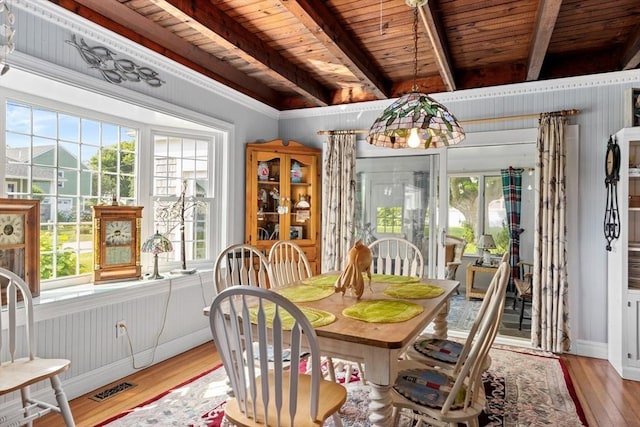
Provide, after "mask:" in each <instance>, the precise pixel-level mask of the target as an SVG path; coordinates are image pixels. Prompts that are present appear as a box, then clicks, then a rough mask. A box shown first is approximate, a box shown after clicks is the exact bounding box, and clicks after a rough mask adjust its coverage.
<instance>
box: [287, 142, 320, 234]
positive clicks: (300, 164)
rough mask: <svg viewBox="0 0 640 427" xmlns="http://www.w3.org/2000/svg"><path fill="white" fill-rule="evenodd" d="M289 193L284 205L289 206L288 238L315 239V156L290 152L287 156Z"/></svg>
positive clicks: (316, 201) (316, 219)
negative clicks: (313, 208)
mask: <svg viewBox="0 0 640 427" xmlns="http://www.w3.org/2000/svg"><path fill="white" fill-rule="evenodd" d="M288 160H289V163H288V165H287V166H288V170H289V180H288V181H289V182H288V184H289V193H288V197H287V199H286V201H285V202H286V205H287V206H288V207H289V209H288V215H287V217H288V218H287V219H288V221H287V225H288V226H289V240H315V238H316V227H317V226H316V224H317V223H318V218H315V217H314V216H313V214H312V212H313V210H312V209H311V206H312V204H313V203H319V202H320V201H319V200H315V195H314V192H313V190H314V188H316V185H317V183H316V182H315V179H316V175H317V174H316V167H317V165H316V160H317V157H316V156H311V155H305V154H292V155H290V156H289V158H288Z"/></svg>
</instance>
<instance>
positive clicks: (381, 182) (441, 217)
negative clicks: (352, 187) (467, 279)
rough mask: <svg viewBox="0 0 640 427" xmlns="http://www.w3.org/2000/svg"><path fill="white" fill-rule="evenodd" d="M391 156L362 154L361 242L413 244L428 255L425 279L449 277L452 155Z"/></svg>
mask: <svg viewBox="0 0 640 427" xmlns="http://www.w3.org/2000/svg"><path fill="white" fill-rule="evenodd" d="M374 148H375V147H374ZM376 149H377V150H384V149H380V148H376ZM363 151H364V150H363ZM385 151H386V153H379V152H378V153H376V152H375V151H374V150H373V149H371V150H366V152H364V153H361V152H359V153H358V158H357V160H356V215H355V227H356V234H357V238H359V239H362V240H363V241H364V242H365V243H367V244H369V243H371V242H372V241H373V240H376V239H381V238H384V237H401V238H404V239H407V240H409V241H410V242H412V243H414V244H415V245H416V246H417V247H418V248H420V250H421V252H422V255H423V257H424V260H425V271H424V272H423V277H444V262H443V261H442V260H444V235H445V234H446V225H447V211H448V200H449V198H448V188H447V176H446V164H447V163H446V161H447V159H446V150H444V149H440V150H429V152H428V153H427V152H425V151H419V152H418V153H419V154H417V153H416V150H409V149H406V150H385ZM382 154H386V155H382Z"/></svg>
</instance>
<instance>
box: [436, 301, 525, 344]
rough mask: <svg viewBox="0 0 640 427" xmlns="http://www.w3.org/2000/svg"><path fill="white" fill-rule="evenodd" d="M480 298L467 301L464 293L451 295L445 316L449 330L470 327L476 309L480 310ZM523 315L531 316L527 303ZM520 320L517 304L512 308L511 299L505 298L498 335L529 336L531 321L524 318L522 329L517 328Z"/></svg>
mask: <svg viewBox="0 0 640 427" xmlns="http://www.w3.org/2000/svg"><path fill="white" fill-rule="evenodd" d="M480 305H482V300H481V299H477V298H472V299H471V300H469V301H467V300H466V299H465V296H464V294H460V295H452V296H451V308H450V309H449V315H448V316H447V324H448V327H449V329H450V330H458V331H468V330H469V329H471V324H472V323H473V321H474V319H475V318H476V315H477V313H478V310H480ZM525 316H526V317H531V307H530V306H529V305H527V307H526V308H525ZM519 320H520V306H519V305H517V306H516V309H513V299H511V297H508V298H507V303H506V304H505V307H504V313H503V315H502V322H501V323H500V335H503V336H508V337H517V338H526V339H529V338H531V321H530V320H524V321H523V322H522V330H519V329H518V324H519Z"/></svg>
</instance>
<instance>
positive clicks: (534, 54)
mask: <svg viewBox="0 0 640 427" xmlns="http://www.w3.org/2000/svg"><path fill="white" fill-rule="evenodd" d="M561 5H562V0H540V2H539V3H538V14H537V16H536V23H535V25H534V26H533V36H532V37H531V45H530V49H529V63H528V64H527V81H531V80H537V79H538V77H540V70H541V69H542V63H543V62H544V58H545V56H546V54H547V49H548V48H549V42H550V41H551V35H552V34H553V29H554V28H555V26H556V20H557V19H558V13H560V6H561Z"/></svg>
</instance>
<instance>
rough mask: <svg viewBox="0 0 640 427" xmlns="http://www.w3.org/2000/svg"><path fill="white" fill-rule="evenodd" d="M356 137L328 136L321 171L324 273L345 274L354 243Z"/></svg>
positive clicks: (349, 135)
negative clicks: (345, 267)
mask: <svg viewBox="0 0 640 427" xmlns="http://www.w3.org/2000/svg"><path fill="white" fill-rule="evenodd" d="M355 168H356V137H355V135H353V134H347V135H345V134H340V135H331V136H329V138H328V140H327V143H326V145H325V150H324V161H323V167H322V271H323V272H327V271H335V270H342V267H343V264H344V262H345V260H346V258H347V254H348V252H349V249H351V246H353V243H354V223H353V221H354V214H355V191H356V184H355Z"/></svg>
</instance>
